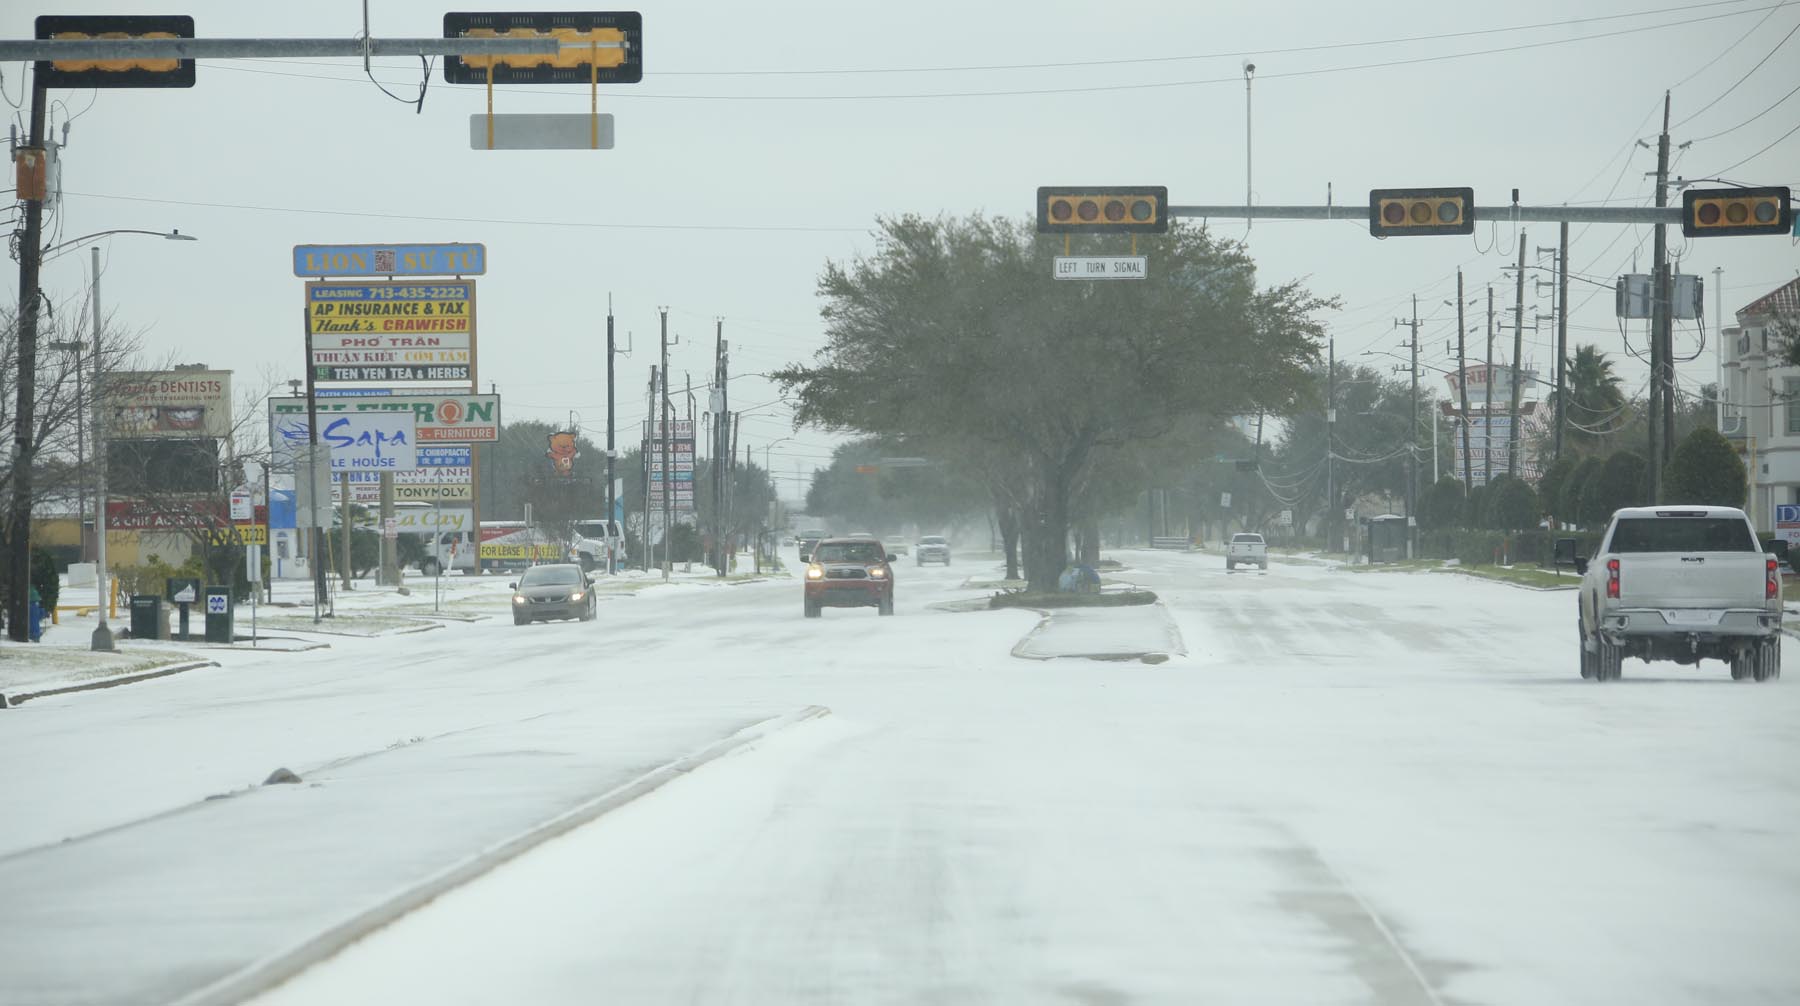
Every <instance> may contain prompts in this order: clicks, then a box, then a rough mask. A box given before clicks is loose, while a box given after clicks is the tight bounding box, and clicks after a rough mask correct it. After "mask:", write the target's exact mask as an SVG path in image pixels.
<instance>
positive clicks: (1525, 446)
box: [1449, 413, 1544, 485]
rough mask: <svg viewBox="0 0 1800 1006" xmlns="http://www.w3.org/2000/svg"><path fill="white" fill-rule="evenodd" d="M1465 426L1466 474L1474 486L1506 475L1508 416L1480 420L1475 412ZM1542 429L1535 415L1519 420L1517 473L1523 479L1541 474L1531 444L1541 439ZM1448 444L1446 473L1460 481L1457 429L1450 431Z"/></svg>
mask: <svg viewBox="0 0 1800 1006" xmlns="http://www.w3.org/2000/svg"><path fill="white" fill-rule="evenodd" d="M1468 423H1469V466H1468V467H1469V475H1470V477H1471V479H1472V480H1473V482H1474V484H1475V485H1485V484H1486V483H1487V482H1488V481H1489V480H1490V479H1494V478H1499V477H1500V476H1502V475H1505V474H1507V472H1508V470H1509V468H1510V467H1511V466H1510V461H1511V456H1510V452H1511V449H1512V417H1511V416H1509V415H1506V414H1497V415H1493V416H1486V417H1484V416H1482V415H1480V414H1479V413H1478V414H1476V415H1473V416H1470V417H1469V420H1468ZM1543 427H1544V424H1543V422H1542V421H1540V419H1539V418H1538V417H1537V416H1527V415H1521V416H1520V417H1519V463H1518V472H1517V473H1518V474H1519V475H1521V476H1523V477H1525V478H1532V479H1535V478H1537V477H1538V476H1539V475H1540V474H1541V471H1542V468H1541V462H1540V460H1539V458H1538V453H1537V449H1536V448H1535V447H1534V446H1533V443H1534V442H1535V441H1536V440H1538V439H1541V434H1542V433H1543ZM1450 442H1451V458H1450V465H1451V467H1450V472H1449V474H1450V475H1452V476H1454V477H1455V478H1458V479H1460V478H1462V476H1463V436H1462V431H1461V430H1460V429H1453V430H1452V431H1451V433H1450Z"/></svg>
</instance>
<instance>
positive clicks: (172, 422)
mask: <svg viewBox="0 0 1800 1006" xmlns="http://www.w3.org/2000/svg"><path fill="white" fill-rule="evenodd" d="M103 387H104V389H105V393H104V394H103V395H102V396H101V400H102V404H101V413H102V415H104V416H105V417H106V421H107V432H106V435H107V436H108V437H111V438H115V439H150V438H156V437H168V438H175V437H213V438H215V439H224V438H226V437H229V436H231V371H229V370H169V371H133V372H125V373H118V374H110V375H107V376H106V377H105V378H104V384H103Z"/></svg>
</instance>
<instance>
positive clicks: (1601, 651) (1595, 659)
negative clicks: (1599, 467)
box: [1575, 505, 1781, 681]
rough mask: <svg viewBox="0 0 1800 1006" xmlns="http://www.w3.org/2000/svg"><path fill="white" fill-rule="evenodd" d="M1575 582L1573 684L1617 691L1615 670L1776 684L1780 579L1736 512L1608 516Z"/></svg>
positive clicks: (1578, 564)
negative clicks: (1640, 665) (1691, 672)
mask: <svg viewBox="0 0 1800 1006" xmlns="http://www.w3.org/2000/svg"><path fill="white" fill-rule="evenodd" d="M1575 568H1576V570H1577V571H1578V572H1580V573H1581V574H1582V578H1581V591H1580V599H1579V604H1580V610H1579V622H1578V625H1579V629H1580V633H1581V676H1582V677H1583V678H1588V679H1591V680H1595V681H1617V680H1618V679H1619V677H1620V674H1621V669H1620V661H1621V660H1622V659H1623V658H1625V657H1627V656H1632V657H1638V658H1640V659H1643V660H1672V661H1674V662H1676V663H1681V664H1698V663H1699V662H1700V661H1701V660H1723V661H1727V662H1728V663H1729V664H1730V665H1731V677H1732V678H1733V680H1737V681H1742V680H1744V679H1746V678H1749V679H1754V680H1756V681H1769V680H1772V679H1774V678H1778V677H1780V676H1781V572H1780V567H1779V565H1778V563H1777V561H1776V559H1775V557H1774V556H1772V555H1769V554H1766V553H1765V552H1763V550H1762V548H1761V546H1760V545H1759V544H1758V542H1757V540H1756V531H1755V529H1754V528H1752V527H1751V526H1750V521H1749V519H1748V518H1747V517H1745V516H1744V511H1742V510H1738V509H1735V508H1733V507H1717V506H1679V505H1677V506H1660V507H1632V508H1628V509H1625V510H1620V511H1618V512H1617V513H1615V514H1613V516H1612V523H1611V524H1609V525H1608V526H1607V529H1606V536H1605V537H1604V538H1602V539H1601V542H1600V552H1599V554H1598V555H1595V556H1594V557H1593V558H1591V559H1577V560H1575Z"/></svg>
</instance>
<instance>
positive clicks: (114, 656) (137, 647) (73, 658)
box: [0, 630, 205, 694]
mask: <svg viewBox="0 0 1800 1006" xmlns="http://www.w3.org/2000/svg"><path fill="white" fill-rule="evenodd" d="M90 631H91V630H90ZM60 635H62V636H64V639H62V640H55V639H54V637H53V636H46V641H45V642H42V643H36V644H28V645H21V646H14V645H11V644H8V645H6V646H0V694H3V693H6V692H21V691H36V690H38V689H42V688H53V687H56V686H58V685H65V684H80V683H82V682H86V681H97V680H100V679H102V678H116V677H119V676H121V675H125V674H136V673H138V672H140V671H151V670H156V669H157V668H160V667H173V666H176V665H179V664H188V663H193V662H195V661H197V660H201V659H205V658H202V657H200V656H198V655H196V654H194V653H190V652H187V651H184V650H178V649H170V648H169V647H168V645H167V644H156V643H147V642H135V641H132V640H124V641H121V642H120V643H118V644H117V645H118V649H119V652H117V653H96V652H94V651H93V650H91V649H89V648H88V640H87V639H86V638H85V637H83V638H81V639H79V640H77V639H75V638H73V636H72V635H71V634H69V633H62V634H60Z"/></svg>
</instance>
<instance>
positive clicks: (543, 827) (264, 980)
mask: <svg viewBox="0 0 1800 1006" xmlns="http://www.w3.org/2000/svg"><path fill="white" fill-rule="evenodd" d="M830 713H831V710H830V709H827V708H826V707H824V706H805V707H803V708H801V709H797V710H795V711H794V712H791V713H785V714H783V715H781V716H776V717H772V718H770V719H766V720H763V721H762V722H760V723H753V724H751V725H750V726H747V727H745V728H743V729H742V730H739V731H738V732H736V733H734V734H732V735H731V736H729V737H726V738H725V739H723V740H719V741H715V742H713V743H712V744H711V745H709V746H707V747H704V748H701V749H700V750H699V751H696V752H694V753H693V754H690V755H684V756H683V757H681V758H678V759H676V760H675V761H672V762H669V763H667V764H665V765H663V766H662V767H660V768H657V769H654V770H652V771H650V772H648V773H646V774H645V775H642V776H639V777H638V778H637V779H635V780H633V781H631V782H628V783H625V784H624V785H622V786H618V787H616V788H614V789H612V790H609V791H607V792H605V793H602V794H600V795H599V796H597V797H594V798H592V799H590V800H587V801H586V802H584V803H580V804H577V805H575V806H574V807H572V808H570V809H569V810H566V811H564V812H562V813H561V814H558V815H556V816H555V817H552V818H550V819H549V820H548V821H545V822H543V823H542V824H540V825H538V826H536V827H535V828H532V829H531V830H529V831H526V832H524V833H523V834H520V835H517V836H514V837H513V838H510V839H507V840H506V841H504V842H500V843H498V844H496V845H493V846H489V847H488V848H486V849H484V850H482V851H481V852H478V853H476V854H474V855H473V856H470V857H468V858H467V859H464V860H463V861H462V862H460V863H457V864H455V865H453V866H450V867H447V868H446V869H444V870H441V871H439V872H438V873H437V874H436V875H434V876H431V877H429V878H427V879H425V880H424V881H422V882H420V883H418V884H416V885H414V886H413V887H412V888H411V889H409V890H405V891H402V892H401V893H400V894H398V895H396V896H394V897H392V898H390V899H388V900H387V901H384V902H382V903H381V904H378V905H375V906H374V907H372V908H369V909H366V910H364V911H362V912H360V913H358V914H356V915H353V916H351V917H350V918H348V919H346V920H344V921H343V922H340V923H338V924H337V925H335V926H333V927H331V928H330V929H327V930H325V931H324V932H322V933H319V934H318V935H317V936H314V937H312V938H311V939H309V940H306V941H304V942H302V943H300V944H299V945H298V946H294V947H291V948H289V949H287V950H285V951H282V952H279V953H277V954H275V955H273V956H270V957H265V958H263V959H262V960H260V961H256V962H254V963H252V964H250V965H247V966H245V967H243V968H240V969H239V970H238V971H236V972H235V973H233V974H229V975H226V976H225V977H224V978H221V979H219V980H217V981H215V982H213V983H212V984H210V985H207V986H206V987H204V988H201V989H199V990H197V991H195V992H191V993H189V994H187V995H184V996H182V997H181V998H179V999H177V1000H175V1001H174V1003H173V1006H233V1004H236V1003H241V1002H244V1001H246V1000H249V999H251V998H254V997H255V996H259V995H261V994H263V993H264V992H267V991H269V990H270V989H273V988H275V987H276V986H278V985H280V984H281V983H283V982H285V981H287V980H288V979H289V978H292V977H294V976H295V975H298V974H300V973H301V972H302V971H305V970H306V969H308V968H310V967H312V966H313V965H315V964H319V963H321V962H323V961H325V960H328V959H330V958H331V957H333V956H335V955H336V954H337V953H338V952H339V951H342V950H343V949H344V948H345V947H348V946H350V945H351V944H352V943H355V942H356V941H358V940H360V939H362V938H364V937H365V936H368V935H369V934H371V933H373V932H375V931H377V930H379V929H381V928H383V927H385V926H387V925H389V924H391V923H393V922H395V921H397V920H399V919H400V918H402V917H404V916H406V915H408V914H409V913H411V912H414V911H417V910H418V909H420V908H423V907H424V906H426V905H428V904H430V903H431V902H432V901H434V900H436V899H437V898H438V897H440V896H442V895H444V894H447V893H449V892H450V891H453V890H455V889H456V888H458V887H461V886H463V885H464V884H467V883H469V882H471V881H473V880H475V879H477V878H479V877H481V876H482V875H483V874H485V873H488V872H490V871H492V870H493V869H494V868H495V867H498V866H501V865H502V864H504V863H506V862H508V861H509V860H513V859H516V858H518V857H519V856H521V855H523V854H525V853H527V852H530V851H531V850H532V849H535V848H537V847H538V846H540V845H542V844H544V843H545V842H547V841H549V840H550V839H553V838H556V837H557V836H559V835H563V834H566V833H568V832H570V831H573V830H575V829H576V828H579V827H581V826H582V825H584V824H588V823H591V822H592V821H594V820H595V819H596V818H599V817H601V816H602V815H604V814H606V813H608V812H610V811H614V810H617V809H619V808H620V807H623V806H625V805H626V804H629V803H631V802H632V801H634V800H636V799H638V798H639V797H642V796H646V795H648V794H650V793H653V792H655V791H656V790H658V789H660V788H662V787H663V786H664V785H666V784H667V783H670V782H673V781H675V780H676V779H679V778H681V777H682V776H683V775H686V774H687V773H689V772H692V771H694V770H695V769H698V768H700V767H702V766H704V765H707V764H709V763H711V762H714V761H717V760H719V759H720V758H723V757H724V756H726V755H728V754H731V753H733V752H734V751H738V750H741V749H743V748H745V747H748V746H749V745H751V744H754V743H755V742H756V741H759V740H762V739H763V738H765V737H768V736H769V735H771V734H774V733H777V732H779V731H781V730H784V729H786V728H788V727H791V726H795V725H798V724H800V723H804V722H806V721H807V720H813V719H818V718H819V717H822V716H828V715H830Z"/></svg>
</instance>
